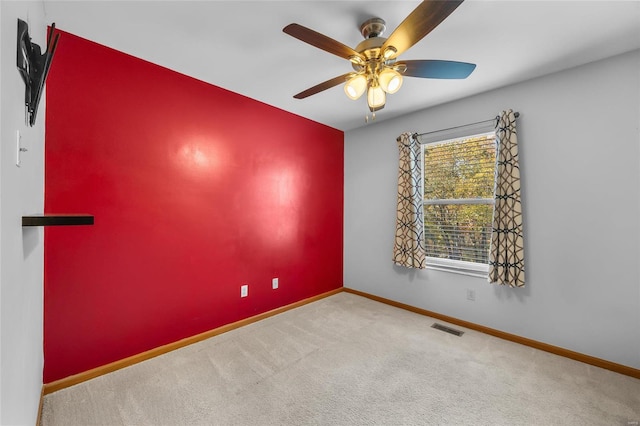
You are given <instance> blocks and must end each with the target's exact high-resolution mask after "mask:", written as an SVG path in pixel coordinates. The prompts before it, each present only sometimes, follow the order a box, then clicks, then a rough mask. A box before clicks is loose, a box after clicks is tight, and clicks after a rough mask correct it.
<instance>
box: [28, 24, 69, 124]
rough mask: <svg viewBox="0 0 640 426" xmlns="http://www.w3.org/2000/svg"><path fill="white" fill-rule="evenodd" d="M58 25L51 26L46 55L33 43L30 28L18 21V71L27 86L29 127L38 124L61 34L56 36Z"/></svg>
mask: <svg viewBox="0 0 640 426" xmlns="http://www.w3.org/2000/svg"><path fill="white" fill-rule="evenodd" d="M55 29H56V24H51V30H50V31H49V36H48V38H47V49H46V50H45V52H44V53H42V50H41V49H40V46H38V45H37V44H35V43H31V37H30V36H29V26H28V25H27V23H26V22H25V21H23V20H22V19H18V57H17V65H18V71H19V72H20V75H21V76H22V79H23V80H24V84H25V91H24V103H25V120H26V122H27V124H28V125H29V126H33V125H34V124H35V123H36V113H37V112H38V104H39V103H40V96H42V89H43V88H44V82H45V80H46V79H47V74H48V73H49V67H50V66H51V61H52V60H53V54H54V52H55V51H56V46H57V45H58V39H59V38H60V34H54V33H55Z"/></svg>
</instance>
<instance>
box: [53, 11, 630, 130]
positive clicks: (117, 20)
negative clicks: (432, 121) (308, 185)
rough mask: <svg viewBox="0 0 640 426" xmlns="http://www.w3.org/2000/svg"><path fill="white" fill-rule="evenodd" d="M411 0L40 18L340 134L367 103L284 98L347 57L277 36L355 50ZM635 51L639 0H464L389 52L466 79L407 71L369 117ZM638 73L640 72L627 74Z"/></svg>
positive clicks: (358, 122)
mask: <svg viewBox="0 0 640 426" xmlns="http://www.w3.org/2000/svg"><path fill="white" fill-rule="evenodd" d="M418 4H419V2H418V1H398V0H395V1H267V0H263V1H195V2H191V1H65V2H62V1H57V0H45V2H44V5H45V14H46V19H47V21H48V22H55V23H56V26H57V27H58V28H60V29H62V30H64V31H67V32H71V33H73V34H76V35H78V36H81V37H84V38H87V39H89V40H93V41H95V42H98V43H100V44H104V45H106V46H109V47H112V48H115V49H117V50H120V51H123V52H125V53H128V54H131V55H134V56H137V57H139V58H142V59H145V60H148V61H150V62H153V63H156V64H159V65H162V66H165V67H167V68H170V69H172V70H175V71H178V72H181V73H183V74H186V75H189V76H192V77H195V78H197V79H200V80H203V81H206V82H208V83H211V84H214V85H216V86H220V87H223V88H225V89H228V90H231V91H234V92H237V93H240V94H242V95H245V96H248V97H250V98H253V99H256V100H259V101H262V102H265V103H267V104H270V105H273V106H276V107H278V108H281V109H283V110H286V111H290V112H292V113H295V114H298V115H301V116H303V117H307V118H309V119H312V120H315V121H318V122H320V123H323V124H326V125H329V126H332V127H335V128H337V129H341V130H350V129H354V128H357V127H360V126H364V125H365V121H364V117H365V115H366V113H367V112H368V108H367V106H366V100H365V99H364V97H363V98H361V99H359V100H358V101H351V100H349V99H348V98H347V97H346V96H345V94H344V92H343V90H342V86H336V87H334V88H332V89H329V90H326V91H324V92H321V93H319V94H316V95H314V96H311V97H309V98H306V99H303V100H297V99H293V95H294V94H296V93H298V92H300V91H302V90H304V89H307V88H309V87H311V86H314V85H315V84H318V83H320V82H323V81H325V80H328V79H330V78H333V77H336V76H338V75H341V74H344V73H346V72H349V71H351V69H352V68H351V66H350V63H349V62H348V61H346V60H344V59H341V58H339V57H337V56H334V55H332V54H330V53H327V52H324V51H322V50H319V49H317V48H315V47H313V46H310V45H308V44H305V43H303V42H301V41H299V40H297V39H295V38H293V37H290V36H288V35H286V34H284V33H283V32H282V28H283V27H285V26H286V25H287V24H289V23H292V22H296V23H298V24H301V25H304V26H306V27H309V28H311V29H314V30H316V31H318V32H321V33H323V34H325V35H327V36H329V37H331V38H333V39H335V40H338V41H340V42H342V43H344V44H346V45H348V46H351V47H355V46H356V45H357V44H358V43H359V42H360V41H362V36H361V35H360V32H359V26H360V23H361V22H362V21H364V20H366V19H368V18H370V17H381V18H383V19H384V20H385V21H386V22H387V31H386V32H385V35H386V36H388V35H389V34H391V32H392V31H393V29H395V28H396V26H398V25H399V24H400V22H402V20H403V19H404V18H405V17H406V16H407V15H408V14H409V13H410V12H411V11H412V10H413V9H414V8H415V7H416V6H417V5H418ZM638 48H640V1H486V0H467V1H465V2H464V3H463V4H462V5H461V6H460V7H458V9H457V10H456V11H454V12H453V14H451V15H450V16H449V17H448V18H447V19H446V20H445V21H444V22H443V23H442V24H441V25H440V26H439V27H438V28H436V29H435V30H434V31H433V32H431V33H430V34H428V35H427V36H426V37H425V38H424V39H422V41H420V42H418V43H417V44H416V45H415V46H413V47H412V48H411V49H409V50H408V51H407V52H405V53H404V54H402V55H401V56H400V58H401V59H446V60H454V61H464V62H472V63H475V64H477V68H476V70H475V71H474V72H473V74H472V75H471V76H470V77H469V78H467V79H465V80H432V79H419V78H406V79H405V81H404V85H403V86H402V88H401V89H400V91H399V92H398V93H396V94H394V95H390V96H388V97H387V105H386V107H385V108H384V109H383V110H382V111H380V112H378V113H377V118H376V120H377V121H380V120H384V119H388V118H392V117H395V116H398V115H402V114H406V113H408V112H411V111H416V110H420V109H423V108H426V107H430V106H433V105H437V104H440V103H444V102H448V101H452V100H455V99H460V98H463V97H466V96H470V95H473V94H476V93H480V92H484V91H487V90H490V89H494V88H497V87H501V86H505V85H509V84H513V83H516V82H519V81H524V80H527V79H530V78H533V77H537V76H541V75H544V74H548V73H552V72H555V71H559V70H562V69H566V68H570V67H574V66H577V65H581V64H585V63H588V62H592V61H595V60H598V59H602V58H606V57H609V56H613V55H616V54H619V53H623V52H627V51H630V50H634V49H638ZM638 71H639V72H640V70H638Z"/></svg>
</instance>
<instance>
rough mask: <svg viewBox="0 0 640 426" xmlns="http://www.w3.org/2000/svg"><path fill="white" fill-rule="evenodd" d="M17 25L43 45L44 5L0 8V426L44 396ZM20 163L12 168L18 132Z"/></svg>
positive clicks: (23, 421)
mask: <svg viewBox="0 0 640 426" xmlns="http://www.w3.org/2000/svg"><path fill="white" fill-rule="evenodd" d="M17 18H21V19H23V20H25V21H27V23H28V24H29V33H30V34H31V37H32V39H33V42H34V43H37V44H39V45H40V46H41V47H43V48H44V45H46V42H45V40H46V30H47V28H46V23H45V18H44V4H43V2H42V1H38V2H27V1H25V2H9V1H0V19H1V25H0V45H1V50H0V51H1V52H2V56H1V57H0V91H1V92H2V95H1V96H0V135H1V136H2V138H1V142H2V143H1V144H0V328H1V331H0V374H1V375H0V410H1V411H0V424H3V425H33V424H35V422H36V416H37V414H38V403H39V400H40V391H41V389H42V366H43V355H42V314H43V312H42V307H43V297H42V280H43V230H42V228H22V224H21V220H22V219H21V217H22V215H23V214H32V213H42V211H43V204H44V118H45V111H44V106H45V105H44V99H43V100H42V102H41V104H40V110H39V111H38V119H37V123H36V126H35V127H27V126H25V117H24V106H23V105H24V83H23V82H22V79H21V78H20V75H19V74H18V70H17V69H16V27H17ZM17 130H19V131H20V132H21V133H22V141H23V144H22V145H23V146H24V147H26V148H27V149H28V151H27V152H26V153H24V154H23V156H22V159H23V163H22V166H21V167H20V168H18V167H16V163H15V161H16V160H15V159H16V131H17Z"/></svg>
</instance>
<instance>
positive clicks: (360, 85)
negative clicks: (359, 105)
mask: <svg viewBox="0 0 640 426" xmlns="http://www.w3.org/2000/svg"><path fill="white" fill-rule="evenodd" d="M366 88H367V78H366V77H365V76H364V75H363V74H358V75H356V76H355V77H352V78H351V79H350V80H349V81H347V84H345V85H344V93H346V94H347V96H348V97H349V99H353V100H354V101H355V100H356V99H358V98H359V97H360V96H362V94H363V93H364V91H365V89H366Z"/></svg>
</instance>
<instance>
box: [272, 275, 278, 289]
mask: <svg viewBox="0 0 640 426" xmlns="http://www.w3.org/2000/svg"><path fill="white" fill-rule="evenodd" d="M271 288H272V289H274V290H275V289H276V288H278V279H277V278H274V279H272V280H271Z"/></svg>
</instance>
